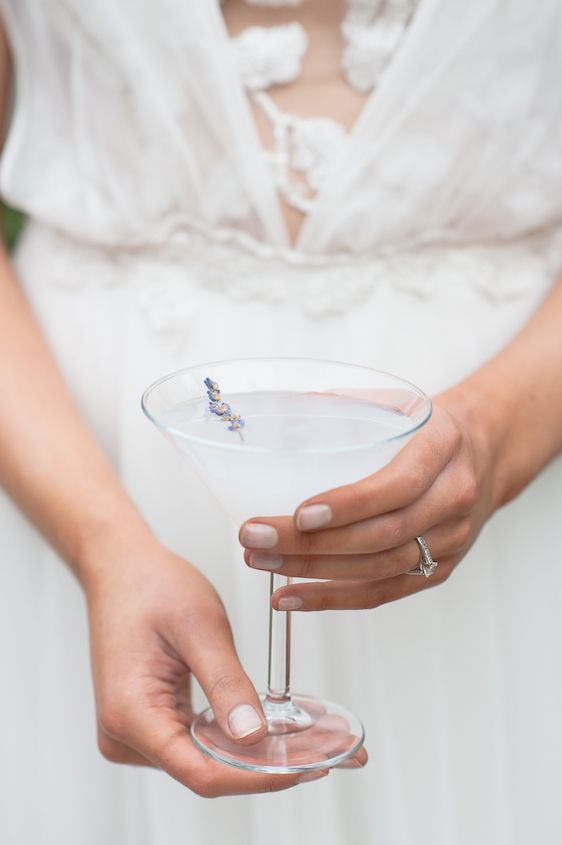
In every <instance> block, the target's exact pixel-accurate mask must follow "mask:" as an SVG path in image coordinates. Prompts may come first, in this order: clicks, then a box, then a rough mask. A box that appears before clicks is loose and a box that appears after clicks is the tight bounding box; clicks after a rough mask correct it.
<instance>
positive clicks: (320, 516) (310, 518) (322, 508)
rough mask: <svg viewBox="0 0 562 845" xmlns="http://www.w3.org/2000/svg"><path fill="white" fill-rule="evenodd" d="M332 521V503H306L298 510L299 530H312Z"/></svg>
mask: <svg viewBox="0 0 562 845" xmlns="http://www.w3.org/2000/svg"><path fill="white" fill-rule="evenodd" d="M331 521H332V508H331V507H330V505H306V507H304V508H301V509H300V510H299V511H298V512H297V528H298V529H299V531H310V530H311V529H312V528H320V527H321V526H322V525H327V524H328V523H329V522H331Z"/></svg>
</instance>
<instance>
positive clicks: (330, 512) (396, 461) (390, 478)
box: [294, 417, 456, 531]
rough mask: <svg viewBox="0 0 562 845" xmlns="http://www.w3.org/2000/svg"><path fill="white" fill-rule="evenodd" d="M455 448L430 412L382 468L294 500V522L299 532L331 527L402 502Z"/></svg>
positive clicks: (415, 494)
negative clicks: (424, 424) (427, 420)
mask: <svg viewBox="0 0 562 845" xmlns="http://www.w3.org/2000/svg"><path fill="white" fill-rule="evenodd" d="M455 448H456V440H455V438H454V437H453V436H451V432H450V425H449V423H448V421H443V420H438V419H435V417H434V418H433V419H432V420H431V422H430V423H429V424H428V425H427V427H426V428H425V429H422V430H421V431H419V432H418V433H417V434H416V435H415V436H414V437H413V438H412V440H411V441H410V442H409V443H407V444H406V446H404V448H403V449H402V450H401V451H400V452H399V453H398V454H397V455H396V456H395V457H394V458H393V459H392V460H391V461H390V462H389V463H388V464H387V465H386V466H384V467H383V468H382V469H380V470H378V471H377V472H375V473H373V474H372V475H369V476H367V477H365V478H362V479H360V480H359V481H356V482H353V483H352V484H345V485H343V486H342V487H336V488H334V489H332V490H328V491H326V492H324V493H319V494H317V495H315V496H312V497H311V498H310V499H307V500H306V501H305V502H303V503H302V504H300V505H299V506H298V508H297V509H296V511H295V514H294V522H295V525H296V527H297V529H298V530H299V531H315V530H317V529H322V528H327V527H330V528H337V527H339V526H342V525H349V524H350V523H353V522H360V521H361V520H364V519H369V518H370V517H373V516H379V515H381V514H384V513H389V512H390V511H394V510H397V509H398V508H404V507H407V506H408V505H411V504H412V503H413V502H415V501H416V500H417V499H419V497H420V496H422V495H423V493H425V492H426V491H427V490H429V488H430V487H431V485H432V484H433V483H434V481H435V479H436V478H437V476H438V475H439V474H440V473H441V472H442V471H443V469H444V468H445V467H446V466H447V464H448V463H449V461H450V460H451V458H452V456H453V454H454V451H455Z"/></svg>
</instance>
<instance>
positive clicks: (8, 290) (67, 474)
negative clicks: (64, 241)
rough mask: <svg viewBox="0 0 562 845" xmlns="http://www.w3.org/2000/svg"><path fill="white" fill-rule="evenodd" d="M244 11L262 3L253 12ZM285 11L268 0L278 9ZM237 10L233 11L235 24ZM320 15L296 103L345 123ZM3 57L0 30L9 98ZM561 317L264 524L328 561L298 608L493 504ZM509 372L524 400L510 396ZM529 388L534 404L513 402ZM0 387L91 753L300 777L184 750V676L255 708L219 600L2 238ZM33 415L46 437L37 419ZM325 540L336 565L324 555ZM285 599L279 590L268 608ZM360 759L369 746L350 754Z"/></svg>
mask: <svg viewBox="0 0 562 845" xmlns="http://www.w3.org/2000/svg"><path fill="white" fill-rule="evenodd" d="M315 3H316V4H317V3H318V0H310V2H309V3H304V4H303V6H302V8H300V9H299V15H302V20H303V21H304V20H305V16H307V15H309V12H310V11H311V10H312V9H313V6H314V4H315ZM237 6H238V7H240V6H241V4H240V3H237V2H232V3H229V4H226V6H225V14H226V15H227V17H228V15H231V17H230V18H229V19H228V21H229V26H232V27H233V30H234V29H235V27H236V8H237ZM251 11H252V15H253V14H254V12H255V14H256V16H257V14H258V11H257V10H255V9H252V10H251ZM265 11H266V10H259V14H262V13H265ZM286 13H287V10H281V11H278V12H277V13H276V14H277V15H278V16H279V17H278V18H277V19H279V20H280V19H282V14H286ZM271 14H272V10H268V15H270V16H271ZM291 17H294V15H293V13H292V12H291ZM255 19H256V18H254V20H255ZM269 22H270V23H272V22H273V20H269ZM243 23H244V22H243V21H242V19H241V18H239V19H238V24H239V25H240V26H242V25H243ZM325 25H326V24H325V19H323V18H322V16H316V18H314V16H310V18H307V26H309V27H316V29H315V30H314V29H311V31H310V36H311V56H310V58H309V59H308V60H307V62H308V64H307V71H306V74H309V71H310V75H305V76H304V77H303V85H305V86H311V87H309V88H308V89H306V87H305V88H300V86H299V88H300V91H301V93H302V92H304V93H302V98H303V99H302V101H301V104H300V106H299V108H301V107H302V109H305V105H306V102H307V98H308V97H309V96H312V92H313V91H315V94H316V96H315V99H313V102H315V104H317V107H318V109H319V110H321V112H322V113H324V114H327V115H331V116H333V117H338V116H339V117H340V119H342V120H343V121H344V122H345V123H347V124H348V125H350V124H351V123H352V122H353V120H354V119H355V118H356V116H357V114H358V113H359V111H360V105H361V104H360V103H359V102H358V101H356V100H353V99H351V100H350V96H351V95H350V93H349V89H348V88H347V86H345V94H346V100H345V102H346V104H345V105H344V103H343V99H344V98H343V93H342V92H343V89H342V87H341V80H340V79H339V73H338V74H336V76H337V77H338V78H337V80H336V79H334V75H333V74H332V76H329V75H328V76H324V77H323V76H322V74H321V71H320V69H321V62H320V61H319V59H318V54H316V57H315V56H313V55H312V52H313V51H314V49H315V48H314V44H317V45H320V46H321V44H322V43H323V39H324V36H322V35H321V33H320V30H321V29H322V27H324V26H325ZM330 43H331V44H334V37H333V36H332V39H331V42H330ZM7 56H8V53H7V48H6V44H5V41H4V40H1V41H0V69H3V73H1V74H0V91H3V92H4V93H5V92H6V90H7V87H8V73H7V67H8V58H7ZM326 58H327V55H326ZM338 62H339V59H338ZM314 68H316V76H315V75H314ZM307 90H308V93H306V92H307ZM338 92H339V93H338ZM285 95H286V96H287V97H290V96H291V95H290V92H289V91H287V92H285V93H283V92H282V91H280V92H279V100H278V102H279V104H280V105H281V106H282V107H285V106H286V107H288V103H289V100H287V103H284V102H281V99H282V97H284V96H285ZM340 95H341V96H340ZM350 103H351V104H352V105H353V107H352V106H351V105H349V104H350ZM345 109H348V111H345ZM334 112H337V113H334ZM264 131H265V130H264ZM299 223H300V220H299V217H298V215H297V216H294V215H293V216H292V217H290V218H289V217H288V224H289V226H290V228H291V231H292V232H293V233H295V232H296V231H297V229H298V225H299ZM561 312H562V286H560V285H559V286H558V287H557V288H556V290H555V291H553V294H552V296H551V297H549V299H548V300H547V302H546V303H545V305H544V306H543V308H541V309H540V311H539V312H538V314H537V315H536V316H535V317H534V318H533V320H532V321H531V322H530V323H529V325H528V327H527V328H526V329H525V330H524V331H523V332H522V334H521V335H520V336H519V338H518V339H517V340H516V341H515V342H514V343H513V344H511V345H510V347H508V348H507V349H506V350H505V351H504V353H502V354H501V355H500V356H498V357H497V358H496V359H494V360H493V361H492V362H490V364H489V365H487V367H486V368H484V369H483V371H481V372H480V373H479V374H475V376H474V377H473V378H472V379H469V380H468V381H467V382H465V383H463V385H459V387H458V388H456V389H454V390H452V391H449V392H448V393H447V394H443V395H442V396H441V397H438V398H437V400H436V410H435V414H434V417H433V420H432V422H431V424H430V425H429V426H428V427H427V429H426V430H425V431H424V432H422V433H421V434H420V435H419V436H417V437H416V438H415V440H414V441H412V443H411V444H409V445H408V447H407V448H406V449H405V450H404V452H403V453H402V454H401V455H400V456H399V457H398V458H397V459H396V461H395V462H394V464H393V465H391V466H389V467H388V468H387V469H385V470H383V472H381V473H378V474H377V475H376V476H370V477H367V478H366V479H365V480H364V481H363V482H360V483H358V484H357V485H352V486H351V487H349V488H342V489H341V490H337V491H330V492H328V493H326V495H325V496H320V497H315V498H314V500H311V501H314V502H322V503H329V504H330V505H331V507H332V509H333V513H334V522H333V523H332V526H331V527H328V528H325V529H323V530H320V531H315V532H302V531H299V530H298V529H297V528H296V523H295V522H294V521H293V519H292V518H291V517H280V518H279V519H277V520H274V521H273V522H274V523H275V526H276V527H277V530H278V531H279V537H280V540H279V543H278V544H277V546H276V549H275V551H279V552H280V553H281V554H282V555H283V556H284V557H285V558H286V562H285V566H288V567H289V568H288V569H285V570H284V571H285V572H289V571H291V572H292V573H293V574H307V575H308V576H309V577H310V576H311V575H313V576H314V577H318V576H319V572H320V571H321V569H320V568H316V569H315V568H314V567H316V566H317V567H322V566H324V567H327V568H326V569H324V572H329V573H330V574H329V576H328V577H329V578H331V579H332V582H331V584H329V585H327V586H326V587H321V586H317V585H314V584H307V585H305V586H304V587H299V588H298V590H297V588H296V587H293V588H290V592H291V593H292V594H295V593H297V592H301V591H302V593H303V595H304V604H303V609H320V608H321V607H327V606H334V607H337V606H340V605H341V606H344V605H345V606H364V604H360V596H359V592H360V591H363V590H364V588H365V582H366V581H367V583H369V584H370V585H372V584H373V583H374V584H375V586H370V587H369V593H368V595H369V601H370V604H369V606H374V605H375V604H377V603H381V602H382V601H389V600H393V599H395V598H399V597H401V596H402V595H405V594H407V593H408V592H412V591H413V590H417V589H420V588H423V587H425V586H432V585H434V584H436V583H438V582H439V580H442V579H443V576H444V575H446V574H447V573H448V570H449V569H451V568H452V567H453V566H454V565H455V563H456V562H458V560H460V557H462V554H463V553H464V551H465V550H466V548H467V547H468V545H470V542H472V540H473V539H474V537H475V536H476V534H477V533H478V531H479V529H480V527H481V525H482V524H483V522H484V521H485V519H486V518H487V517H488V516H489V515H490V513H491V512H493V510H494V509H495V508H496V507H498V506H499V505H500V504H501V503H502V502H503V501H507V500H508V499H509V498H511V497H512V496H513V495H514V494H515V492H516V491H517V490H518V489H520V488H521V487H522V486H524V485H525V484H526V483H528V481H530V479H531V478H532V477H533V476H534V475H535V474H536V472H538V471H539V470H540V468H541V467H542V466H543V465H544V464H545V463H546V462H547V461H548V460H549V459H550V458H551V457H552V456H553V455H554V454H556V452H557V451H558V450H559V449H560V448H561V446H562V444H561V443H560V437H561V434H560V432H561V431H562V424H561V423H562V407H561V403H562V399H561V397H560V391H559V376H558V374H559V373H560V371H561V365H562V361H561V357H562V353H561V348H560V343H559V340H558V334H559V332H558V326H559V325H560V319H561V317H562V313H561ZM514 374H516V376H517V379H516V380H515V379H514ZM514 381H516V386H517V397H516V396H515V395H514V394H512V393H510V383H512V382H514ZM498 385H501V386H502V389H503V392H502V391H501V390H500V389H498ZM522 391H523V395H524V394H525V393H526V395H527V396H528V398H529V400H532V402H531V401H530V402H529V403H528V404H525V403H520V402H519V401H515V400H516V399H517V400H519V398H520V396H521V395H522ZM0 393H1V395H3V396H6V395H8V396H11V397H14V398H16V399H17V401H12V402H9V403H3V404H2V407H1V410H0V483H1V484H2V485H3V486H4V488H5V489H6V490H7V491H8V493H9V494H10V495H11V496H12V498H13V499H14V501H15V502H16V503H18V504H19V506H20V508H21V509H22V511H23V512H24V513H25V514H27V516H28V517H29V519H30V520H31V521H32V522H33V523H34V524H35V525H36V526H37V528H38V529H39V530H40V531H41V532H42V533H43V535H44V536H45V538H46V539H47V541H48V542H49V543H50V544H51V545H52V546H53V548H54V549H56V550H57V552H58V553H59V555H60V556H61V558H62V559H63V560H64V561H66V563H67V565H68V566H69V567H70V568H71V569H72V571H73V572H74V573H75V575H76V577H77V578H78V579H79V581H80V583H81V585H82V586H83V588H84V591H85V595H86V599H87V604H88V614H89V623H90V640H91V654H92V670H93V677H94V687H95V695H96V705H97V713H98V736H99V747H100V750H101V752H102V754H103V755H104V756H105V757H106V758H107V759H109V760H111V761H114V762H117V763H129V764H131V763H132V764H139V765H151V766H156V767H159V768H161V769H163V770H164V771H166V772H167V773H168V774H169V775H170V776H172V777H174V778H176V779H177V780H178V781H179V782H181V783H182V784H184V785H185V786H186V787H187V788H189V789H191V790H192V791H194V792H196V793H197V794H199V795H202V796H206V797H214V796H218V795H230V794H241V793H250V792H267V791H277V790H281V789H285V788H288V787H290V786H292V785H294V784H296V783H298V782H300V780H301V779H302V776H298V775H260V774H255V773H249V772H242V771H238V770H235V769H231V768H229V767H227V766H224V765H221V764H219V763H215V762H213V761H211V760H210V759H209V758H207V757H205V756H204V755H202V754H200V753H199V752H198V751H197V750H196V749H195V747H194V746H193V744H192V742H191V740H190V738H189V734H188V732H187V730H186V727H187V725H188V724H189V721H190V719H191V707H190V699H189V679H190V676H191V673H193V675H195V676H196V677H197V679H198V681H199V682H200V684H201V686H202V687H203V689H204V690H205V691H206V693H207V696H208V698H209V700H210V703H211V705H212V706H213V708H214V710H215V712H216V713H217V716H218V718H219V720H220V722H221V725H222V727H223V729H224V730H225V731H227V732H229V730H230V729H229V724H228V716H229V714H230V713H231V712H232V710H233V709H234V708H235V707H236V706H238V705H240V704H250V705H253V706H254V707H255V708H256V709H257V710H258V712H259V703H258V700H257V696H256V692H255V690H254V688H253V686H252V684H251V682H250V680H249V679H248V677H247V675H246V674H245V672H244V670H243V669H242V667H241V665H240V662H239V660H238V657H237V655H236V652H235V648H234V645H233V641H232V634H231V631H230V626H229V623H228V620H227V618H226V615H225V612H224V608H223V606H222V603H221V601H220V598H219V597H218V595H217V593H216V591H215V590H214V588H213V587H212V586H211V584H210V583H209V582H208V581H207V579H206V578H205V577H204V576H203V575H202V573H201V572H199V571H198V570H197V569H196V568H195V567H194V566H193V565H192V564H191V563H189V562H187V561H185V560H182V559H181V558H179V557H178V556H177V555H175V554H173V553H172V552H170V551H169V550H168V549H166V548H165V547H164V546H162V544H161V543H159V542H158V540H157V539H156V538H155V537H154V535H153V534H152V532H151V530H150V528H149V527H148V526H147V525H146V523H145V522H144V521H143V519H142V518H141V516H140V514H139V513H138V511H137V510H136V508H135V506H134V504H133V503H132V502H131V500H130V499H129V497H128V495H127V493H126V492H125V490H124V489H123V487H122V485H121V483H120V481H119V479H118V477H117V475H116V473H115V472H114V469H113V467H112V466H111V465H110V463H109V462H108V461H107V459H106V457H105V455H104V454H103V452H102V451H101V450H100V448H99V446H98V445H97V443H96V442H95V440H94V439H93V437H92V435H91V433H90V431H89V429H88V427H87V425H86V424H85V422H84V421H83V420H82V418H81V417H80V415H79V413H78V410H77V409H76V407H75V405H74V402H73V399H72V397H71V396H70V394H69V392H68V390H67V388H66V386H65V384H64V382H63V379H62V378H61V376H60V373H59V371H58V369H57V366H56V363H55V361H54V359H53V356H52V353H51V351H50V349H49V347H48V345H47V343H46V341H45V339H44V338H43V336H42V334H41V331H40V329H39V326H38V324H37V322H36V320H35V318H34V315H33V314H32V312H31V310H30V308H29V306H28V304H27V302H26V300H25V297H24V295H23V293H22V291H21V288H20V286H19V284H18V280H17V278H16V277H15V275H14V272H13V269H12V267H11V265H10V262H9V258H8V256H7V254H6V252H5V251H4V250H2V249H0ZM487 397H491V398H493V402H491V401H490V402H488V401H486V400H487ZM547 409H548V413H546V410H547ZM38 418H40V419H41V438H40V439H38V438H37V436H36V426H35V424H34V422H33V421H34V420H36V419H38ZM539 422H540V437H539V436H537V429H538V426H539ZM61 467H64V472H62V471H61ZM365 469H366V474H367V473H368V467H366V468H365ZM405 490H407V491H409V492H408V493H407V494H406V493H405V492H404V491H405ZM408 497H409V498H408ZM453 503H454V505H453ZM258 520H259V518H258ZM330 532H333V533H330ZM419 533H424V534H425V535H426V537H427V539H428V542H429V544H430V547H431V548H432V549H433V550H434V552H435V556H436V557H437V558H438V559H439V560H440V567H439V570H438V574H436V575H435V576H434V577H433V578H431V579H430V580H429V581H428V582H425V581H424V579H421V578H413V577H411V576H405V575H400V574H399V573H401V572H404V571H405V569H407V568H409V567H410V566H413V565H415V564H416V563H417V559H418V552H417V548H416V547H415V543H414V542H413V538H414V537H415V536H416V534H419ZM328 550H329V554H330V555H331V556H332V557H335V558H336V559H335V560H328V561H326V559H325V553H326V552H327V551H328ZM268 551H271V549H269V550H268ZM351 558H354V559H355V562H354V563H353V566H355V567H357V566H358V564H361V566H363V564H364V568H363V569H357V568H356V569H354V570H353V578H351V579H350V569H349V568H348V567H349V564H350V559H351ZM383 566H386V570H385V571H384V572H383ZM304 570H306V571H304ZM342 576H344V577H342ZM361 576H362V577H361ZM364 576H367V577H366V578H365V577H364ZM381 576H384V577H381ZM322 590H325V595H324V594H322ZM279 598H280V595H279V594H276V596H275V598H274V605H275V606H277V604H278V601H279ZM346 603H347V604H346ZM264 731H265V725H263V724H262V726H261V727H260V729H259V730H258V731H256V732H255V733H254V734H252V735H250V736H249V737H247V738H246V739H244V740H242V741H241V744H245V743H251V742H254V741H257V740H259V739H260V738H261V737H262V736H263V733H264ZM233 738H234V737H233ZM365 762H366V752H365V751H364V750H362V751H361V752H359V753H358V755H357V757H356V759H355V761H354V763H353V765H357V766H361V765H364V763H365ZM321 774H325V772H323V773H321Z"/></svg>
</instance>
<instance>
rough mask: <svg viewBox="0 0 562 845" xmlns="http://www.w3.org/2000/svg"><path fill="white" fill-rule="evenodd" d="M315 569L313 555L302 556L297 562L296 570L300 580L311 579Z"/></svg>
mask: <svg viewBox="0 0 562 845" xmlns="http://www.w3.org/2000/svg"><path fill="white" fill-rule="evenodd" d="M315 567H316V558H315V557H314V555H302V556H301V557H299V560H298V569H299V577H300V578H313V577H314V571H315Z"/></svg>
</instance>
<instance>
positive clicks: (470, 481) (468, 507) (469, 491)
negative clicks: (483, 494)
mask: <svg viewBox="0 0 562 845" xmlns="http://www.w3.org/2000/svg"><path fill="white" fill-rule="evenodd" d="M477 498H478V484H477V481H476V476H475V475H474V473H467V474H466V475H465V476H464V477H463V479H462V481H461V482H460V483H459V486H458V488H457V495H456V502H457V507H458V508H459V510H460V511H461V513H470V512H471V511H472V509H473V508H474V505H475V504H476V500H477Z"/></svg>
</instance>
